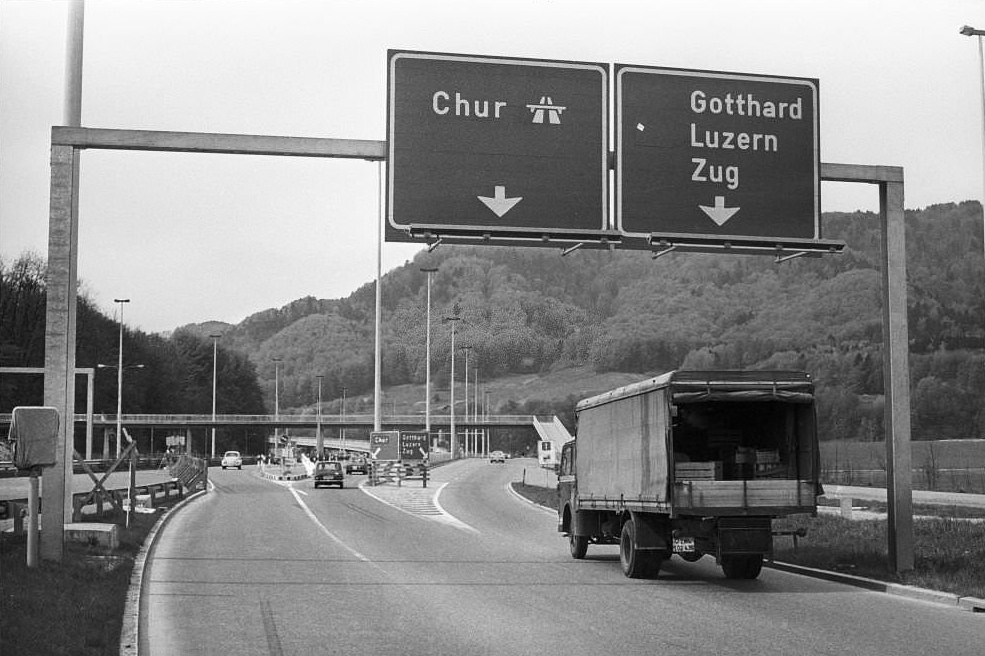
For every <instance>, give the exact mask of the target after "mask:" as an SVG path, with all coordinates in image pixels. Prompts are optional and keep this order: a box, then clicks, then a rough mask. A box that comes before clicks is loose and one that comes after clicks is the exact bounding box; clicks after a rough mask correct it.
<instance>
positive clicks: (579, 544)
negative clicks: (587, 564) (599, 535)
mask: <svg viewBox="0 0 985 656" xmlns="http://www.w3.org/2000/svg"><path fill="white" fill-rule="evenodd" d="M568 548H569V549H571V557H572V558H574V559H575V560H581V559H582V558H584V557H585V554H586V553H588V536H587V535H575V534H574V533H572V534H571V535H570V536H568Z"/></svg>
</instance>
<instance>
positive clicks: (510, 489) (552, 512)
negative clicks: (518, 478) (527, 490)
mask: <svg viewBox="0 0 985 656" xmlns="http://www.w3.org/2000/svg"><path fill="white" fill-rule="evenodd" d="M505 487H506V491H507V492H509V493H510V494H511V495H513V496H514V497H516V498H517V499H519V500H520V501H523V502H524V503H526V504H527V505H529V506H533V507H534V508H536V509H537V510H539V511H541V512H545V513H547V514H549V515H553V516H554V517H557V511H556V510H551V509H550V508H547V507H546V506H542V505H540V504H539V503H537V502H536V501H531V500H530V499H528V498H527V497H525V496H523V495H522V494H520V493H519V492H517V491H516V490H514V489H513V481H507V482H506V486H505Z"/></svg>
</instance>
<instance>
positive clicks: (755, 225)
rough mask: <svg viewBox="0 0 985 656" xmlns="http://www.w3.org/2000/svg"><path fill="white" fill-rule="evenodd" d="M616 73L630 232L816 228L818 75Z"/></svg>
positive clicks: (623, 208) (716, 234) (622, 192)
mask: <svg viewBox="0 0 985 656" xmlns="http://www.w3.org/2000/svg"><path fill="white" fill-rule="evenodd" d="M615 80H616V85H615V86H616V118H617V127H616V155H617V163H616V171H617V173H616V223H617V227H618V228H619V229H620V231H621V232H622V233H623V235H624V236H627V237H643V238H650V237H651V236H659V237H666V238H668V239H670V240H671V241H672V240H673V237H674V236H684V235H686V236H689V237H700V238H707V239H708V240H709V241H723V240H728V239H729V238H730V237H745V238H753V239H758V238H763V240H764V241H765V242H772V241H775V240H783V239H793V240H797V239H801V240H817V239H819V238H820V208H821V201H820V154H819V153H820V148H819V145H818V133H819V130H818V82H817V80H814V79H808V78H789V77H772V76H763V75H745V74H734V73H716V72H708V71H692V70H681V69H669V68H652V67H642V66H628V65H619V66H617V68H616V73H615Z"/></svg>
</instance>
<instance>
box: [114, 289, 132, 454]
mask: <svg viewBox="0 0 985 656" xmlns="http://www.w3.org/2000/svg"><path fill="white" fill-rule="evenodd" d="M113 302H114V303H119V304H120V349H119V350H120V354H119V360H117V365H116V457H117V458H119V457H120V450H121V449H120V443H121V442H122V441H123V306H124V304H126V303H129V302H130V299H129V298H114V299H113Z"/></svg>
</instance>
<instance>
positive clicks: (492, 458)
mask: <svg viewBox="0 0 985 656" xmlns="http://www.w3.org/2000/svg"><path fill="white" fill-rule="evenodd" d="M497 462H498V463H499V464H501V465H505V464H506V454H505V453H503V452H502V451H493V452H492V453H490V454H489V464H490V465H494V464H496V463H497Z"/></svg>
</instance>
